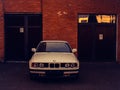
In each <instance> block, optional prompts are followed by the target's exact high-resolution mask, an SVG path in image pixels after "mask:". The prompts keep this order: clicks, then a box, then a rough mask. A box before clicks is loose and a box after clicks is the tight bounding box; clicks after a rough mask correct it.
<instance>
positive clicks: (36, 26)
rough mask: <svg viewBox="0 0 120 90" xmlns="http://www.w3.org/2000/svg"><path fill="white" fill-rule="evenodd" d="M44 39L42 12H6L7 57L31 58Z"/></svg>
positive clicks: (17, 59) (13, 58) (7, 58)
mask: <svg viewBox="0 0 120 90" xmlns="http://www.w3.org/2000/svg"><path fill="white" fill-rule="evenodd" d="M41 40H42V16H41V14H5V59H6V60H8V61H11V60H12V61H24V60H29V58H30V57H31V55H32V52H31V48H32V47H36V46H37V44H38V43H39V41H41Z"/></svg>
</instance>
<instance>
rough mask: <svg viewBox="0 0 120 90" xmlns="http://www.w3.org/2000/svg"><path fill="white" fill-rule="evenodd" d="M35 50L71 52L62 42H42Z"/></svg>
mask: <svg viewBox="0 0 120 90" xmlns="http://www.w3.org/2000/svg"><path fill="white" fill-rule="evenodd" d="M37 52H71V48H70V46H69V45H68V44H67V43H63V42H42V43H40V44H39V45H38V47H37Z"/></svg>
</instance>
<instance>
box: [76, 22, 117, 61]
mask: <svg viewBox="0 0 120 90" xmlns="http://www.w3.org/2000/svg"><path fill="white" fill-rule="evenodd" d="M115 32H116V30H115V24H79V26H78V58H79V59H80V60H81V61H114V60H115V59H116V33H115Z"/></svg>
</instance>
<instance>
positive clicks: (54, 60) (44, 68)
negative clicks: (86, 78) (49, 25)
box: [29, 40, 80, 79]
mask: <svg viewBox="0 0 120 90" xmlns="http://www.w3.org/2000/svg"><path fill="white" fill-rule="evenodd" d="M32 51H33V52H35V53H34V55H33V56H32V58H31V59H30V61H29V73H30V78H31V79H33V78H34V77H36V76H40V77H52V78H55V77H78V76H79V67H80V63H79V60H78V59H77V58H76V56H75V54H74V53H75V52H76V51H77V50H76V49H71V47H70V45H69V44H68V42H67V41H58V40H57V41H55V40H47V41H41V42H40V43H39V44H38V46H37V48H32Z"/></svg>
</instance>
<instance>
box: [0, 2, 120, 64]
mask: <svg viewBox="0 0 120 90" xmlns="http://www.w3.org/2000/svg"><path fill="white" fill-rule="evenodd" d="M119 7H120V1H119V0H104V1H100V0H0V61H5V60H6V61H11V60H12V61H14V60H20V61H24V60H25V59H27V58H30V56H31V54H32V53H31V52H30V49H31V48H32V47H36V45H37V43H38V42H39V41H40V40H51V39H52V40H66V41H68V42H69V43H70V44H71V45H72V47H73V48H77V49H78V57H79V59H80V60H81V61H115V62H120V35H119V33H120V32H119V31H120V16H119V14H120V9H119ZM90 16H93V17H92V19H94V18H95V17H98V18H96V19H98V21H100V20H101V22H103V23H101V22H98V21H97V22H95V21H90V22H89V20H88V19H89V17H90ZM104 18H106V19H104ZM81 19H82V20H81Z"/></svg>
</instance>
